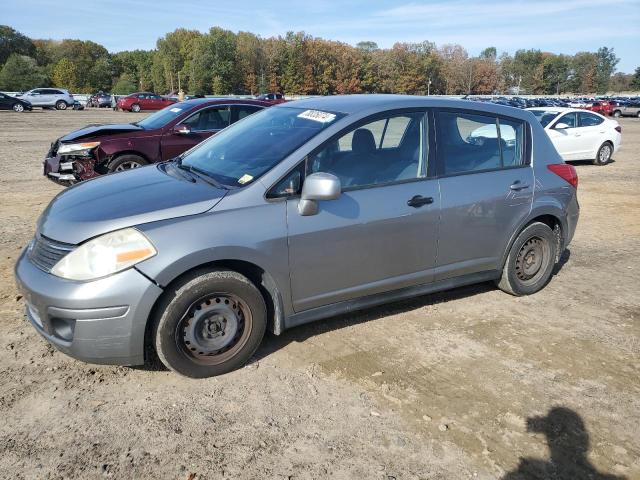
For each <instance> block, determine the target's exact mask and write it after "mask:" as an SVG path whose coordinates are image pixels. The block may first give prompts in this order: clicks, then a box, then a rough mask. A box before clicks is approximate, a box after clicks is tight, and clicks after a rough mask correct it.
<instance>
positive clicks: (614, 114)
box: [613, 110, 622, 118]
mask: <svg viewBox="0 0 640 480" xmlns="http://www.w3.org/2000/svg"><path fill="white" fill-rule="evenodd" d="M621 115H622V113H621V112H620V110H615V111H614V112H613V116H614V117H615V118H620V116H621Z"/></svg>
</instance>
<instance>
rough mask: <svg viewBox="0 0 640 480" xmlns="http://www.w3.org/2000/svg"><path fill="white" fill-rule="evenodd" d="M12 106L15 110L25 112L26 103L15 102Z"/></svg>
mask: <svg viewBox="0 0 640 480" xmlns="http://www.w3.org/2000/svg"><path fill="white" fill-rule="evenodd" d="M11 108H13V111H14V112H24V105H22V104H21V103H14V104H13V106H12V107H11Z"/></svg>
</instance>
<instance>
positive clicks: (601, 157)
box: [592, 142, 613, 166]
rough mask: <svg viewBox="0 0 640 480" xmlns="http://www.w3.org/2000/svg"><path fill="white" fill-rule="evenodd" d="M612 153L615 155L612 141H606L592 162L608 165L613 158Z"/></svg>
mask: <svg viewBox="0 0 640 480" xmlns="http://www.w3.org/2000/svg"><path fill="white" fill-rule="evenodd" d="M611 155H613V145H611V142H604V143H603V144H602V145H600V148H599V149H598V153H597V154H596V158H594V159H593V162H592V163H593V164H594V165H598V166H603V165H606V164H607V163H609V161H610V160H611Z"/></svg>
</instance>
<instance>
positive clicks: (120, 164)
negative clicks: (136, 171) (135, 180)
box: [108, 155, 149, 173]
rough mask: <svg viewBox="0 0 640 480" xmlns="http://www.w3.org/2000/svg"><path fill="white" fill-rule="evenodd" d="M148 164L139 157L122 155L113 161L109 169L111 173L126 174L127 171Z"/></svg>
mask: <svg viewBox="0 0 640 480" xmlns="http://www.w3.org/2000/svg"><path fill="white" fill-rule="evenodd" d="M148 164H149V162H147V161H146V160H145V159H144V158H142V157H140V156H138V155H120V156H119V157H116V158H115V159H113V160H111V162H110V163H109V166H108V169H109V173H113V172H124V171H125V170H131V169H133V168H139V167H143V166H145V165H148Z"/></svg>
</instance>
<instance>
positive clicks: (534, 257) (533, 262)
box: [516, 237, 550, 285]
mask: <svg viewBox="0 0 640 480" xmlns="http://www.w3.org/2000/svg"><path fill="white" fill-rule="evenodd" d="M549 255H550V249H549V244H548V242H547V241H546V240H544V239H542V238H540V237H531V238H530V239H529V240H527V241H526V242H524V244H523V245H522V247H520V251H519V252H518V256H517V257H516V276H517V277H518V280H520V281H521V282H522V283H523V284H525V285H530V284H533V283H536V282H537V281H538V280H539V279H540V278H541V277H542V275H543V274H544V272H545V270H546V269H545V268H544V266H545V265H546V263H547V261H548V258H549Z"/></svg>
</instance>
